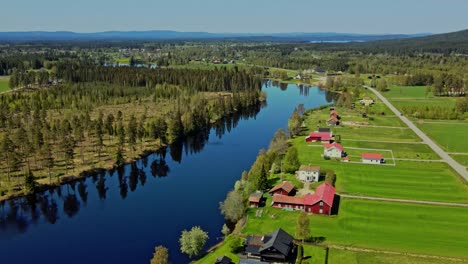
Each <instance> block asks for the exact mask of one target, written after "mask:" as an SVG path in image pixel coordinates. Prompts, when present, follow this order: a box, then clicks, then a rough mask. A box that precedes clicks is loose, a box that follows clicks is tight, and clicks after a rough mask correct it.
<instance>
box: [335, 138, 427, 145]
mask: <svg viewBox="0 0 468 264" xmlns="http://www.w3.org/2000/svg"><path fill="white" fill-rule="evenodd" d="M341 141H358V142H371V143H372V142H375V143H395V144H425V143H424V142H406V141H383V140H367V139H351V138H350V139H348V138H343V139H341Z"/></svg>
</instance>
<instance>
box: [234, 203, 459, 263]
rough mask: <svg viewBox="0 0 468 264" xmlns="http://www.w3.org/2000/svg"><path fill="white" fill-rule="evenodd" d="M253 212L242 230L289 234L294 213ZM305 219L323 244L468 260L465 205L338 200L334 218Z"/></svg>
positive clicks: (296, 215)
mask: <svg viewBox="0 0 468 264" xmlns="http://www.w3.org/2000/svg"><path fill="white" fill-rule="evenodd" d="M256 210H257V209H249V211H248V219H249V220H248V221H247V224H246V226H245V227H244V229H243V233H246V234H264V233H268V232H271V231H273V230H275V229H277V228H280V227H281V228H283V229H285V230H286V231H287V232H289V233H290V234H295V229H296V224H295V223H296V220H297V217H298V215H299V212H288V211H283V210H281V209H276V208H271V207H265V208H263V215H262V217H260V218H257V217H256V216H255V211H256ZM310 220H311V234H312V236H313V237H322V239H324V243H326V244H340V245H347V246H354V247H363V248H372V249H380V250H389V251H401V252H412V253H420V254H429V255H440V256H453V257H462V258H468V251H467V250H466V248H468V240H467V239H466V237H467V236H468V214H467V213H466V208H456V207H453V208H449V207H442V206H426V205H415V204H400V203H388V202H375V201H363V200H351V199H345V198H343V199H341V203H340V209H339V214H338V216H322V215H311V216H310ZM293 223H294V224H293ZM329 263H335V262H329ZM343 263H346V262H343ZM376 263H378V262H376ZM390 263H391V262H390Z"/></svg>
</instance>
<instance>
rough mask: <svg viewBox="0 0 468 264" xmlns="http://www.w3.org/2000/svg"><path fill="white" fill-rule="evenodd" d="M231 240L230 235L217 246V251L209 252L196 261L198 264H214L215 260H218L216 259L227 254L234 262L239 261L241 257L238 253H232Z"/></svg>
mask: <svg viewBox="0 0 468 264" xmlns="http://www.w3.org/2000/svg"><path fill="white" fill-rule="evenodd" d="M229 241H230V236H228V239H226V240H225V241H224V243H223V244H222V245H221V246H219V247H218V248H216V250H215V251H213V252H210V253H208V254H207V255H206V256H204V257H203V258H201V259H200V260H198V261H196V263H198V264H213V263H215V261H216V259H217V258H218V257H222V256H227V257H229V258H230V259H231V260H232V261H233V262H234V263H239V257H238V256H237V254H234V253H232V252H231V249H230V248H229Z"/></svg>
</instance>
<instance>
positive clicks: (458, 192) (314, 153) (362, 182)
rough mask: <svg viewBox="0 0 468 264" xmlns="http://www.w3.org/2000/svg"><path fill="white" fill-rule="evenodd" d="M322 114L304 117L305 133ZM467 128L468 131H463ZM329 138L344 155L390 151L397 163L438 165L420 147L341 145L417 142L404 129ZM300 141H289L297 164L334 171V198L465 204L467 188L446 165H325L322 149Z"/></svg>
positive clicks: (349, 115)
mask: <svg viewBox="0 0 468 264" xmlns="http://www.w3.org/2000/svg"><path fill="white" fill-rule="evenodd" d="M327 112H328V110H327V109H324V110H321V111H315V112H311V113H309V114H308V116H307V119H306V125H307V126H308V129H306V130H305V131H311V130H314V129H313V128H316V127H317V124H318V120H321V119H323V118H324V117H325V116H326V115H327ZM338 112H340V113H346V114H345V115H343V116H342V120H343V121H345V120H349V119H353V118H357V116H358V113H356V112H355V111H349V110H345V109H340V108H338ZM382 118H385V117H382ZM387 118H392V117H387ZM466 127H467V128H468V125H466ZM334 133H335V134H339V135H340V136H341V138H342V139H343V140H342V142H341V143H342V145H343V146H344V148H345V150H346V147H355V148H366V149H389V150H392V151H393V154H394V156H395V158H397V159H398V158H401V159H416V160H420V159H430V160H432V159H435V160H438V159H440V157H438V156H437V155H436V154H435V153H434V152H433V151H432V150H431V149H430V148H429V147H428V146H426V145H424V144H405V143H381V142H361V141H347V140H346V139H357V140H372V141H390V142H412V141H413V142H420V139H419V138H417V136H416V135H415V134H414V133H413V132H412V131H411V130H409V129H400V128H385V127H356V126H353V127H343V128H335V129H334ZM304 138H305V137H304V136H299V137H296V138H295V139H293V140H292V143H293V144H294V145H295V146H296V147H297V148H298V150H299V160H300V161H301V163H302V164H312V165H320V166H321V167H322V168H324V169H332V170H334V171H335V173H336V174H337V182H336V186H337V190H338V191H339V192H343V193H349V194H357V195H367V196H377V197H390V198H403V199H414V200H429V201H446V202H448V201H450V202H460V203H468V187H467V185H466V184H465V183H462V182H461V181H460V179H459V177H458V176H457V175H456V174H455V173H454V172H453V171H452V170H451V169H450V168H449V167H448V166H447V165H446V164H445V163H440V162H433V163H429V162H417V161H397V162H396V164H397V165H396V166H380V165H365V164H348V163H343V162H337V161H334V160H324V159H323V158H322V157H321V155H322V154H323V148H322V147H321V144H320V143H306V142H305V140H304ZM310 145H315V146H313V147H312V146H310ZM348 152H349V155H360V154H361V153H362V152H379V151H372V150H369V151H366V150H353V149H350V150H349V151H348ZM381 153H382V154H383V155H384V157H385V158H387V159H388V158H390V155H391V154H390V153H389V152H386V151H385V152H384V151H382V152H381ZM351 161H357V162H359V161H360V158H359V157H352V158H351Z"/></svg>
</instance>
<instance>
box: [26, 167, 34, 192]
mask: <svg viewBox="0 0 468 264" xmlns="http://www.w3.org/2000/svg"><path fill="white" fill-rule="evenodd" d="M36 189H37V183H36V178H35V177H34V175H33V174H32V172H31V171H30V170H28V171H27V172H26V174H25V175H24V192H25V194H34V193H35V192H36Z"/></svg>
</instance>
